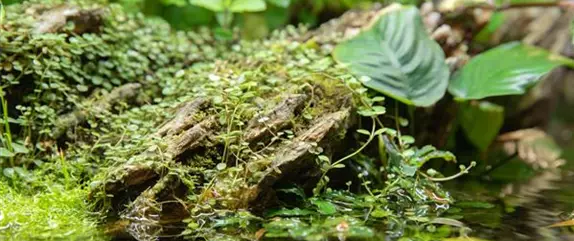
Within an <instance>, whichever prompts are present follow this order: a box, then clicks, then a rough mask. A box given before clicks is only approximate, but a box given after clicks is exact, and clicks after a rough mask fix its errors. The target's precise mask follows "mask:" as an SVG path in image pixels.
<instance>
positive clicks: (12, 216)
mask: <svg viewBox="0 0 574 241" xmlns="http://www.w3.org/2000/svg"><path fill="white" fill-rule="evenodd" d="M45 185H47V186H48V187H49V188H48V189H46V190H44V191H41V192H37V193H28V192H25V191H23V190H20V189H14V188H12V187H10V186H9V185H8V184H7V183H6V182H5V181H0V239H2V240H40V239H41V240H93V241H99V240H109V238H108V237H106V236H105V235H104V234H103V232H102V230H101V229H100V227H99V226H98V219H97V217H95V216H92V215H91V214H90V211H89V209H88V204H87V203H86V202H85V197H86V194H87V191H86V190H85V189H84V188H81V187H77V188H73V189H69V190H66V189H64V187H62V186H60V185H58V184H55V183H51V184H50V185H48V184H45Z"/></svg>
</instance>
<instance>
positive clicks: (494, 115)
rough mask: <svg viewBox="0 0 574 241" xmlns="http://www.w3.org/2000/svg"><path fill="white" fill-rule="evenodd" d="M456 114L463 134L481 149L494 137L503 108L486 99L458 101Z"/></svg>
mask: <svg viewBox="0 0 574 241" xmlns="http://www.w3.org/2000/svg"><path fill="white" fill-rule="evenodd" d="M458 115H459V118H458V119H459V120H460V125H461V126H462V130H463V131H464V134H465V135H466V137H467V138H468V140H469V141H470V142H471V143H472V144H473V145H475V146H476V147H477V148H478V149H479V150H481V151H485V150H486V149H487V148H488V146H489V145H490V143H492V141H493V140H494V138H496V136H497V135H498V131H500V128H501V127H502V123H503V122H504V108H503V107H502V106H499V105H496V104H493V103H490V102H487V101H480V102H472V103H469V102H463V103H460V109H459V112H458Z"/></svg>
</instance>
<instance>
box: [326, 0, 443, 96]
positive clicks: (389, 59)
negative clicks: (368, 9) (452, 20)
mask: <svg viewBox="0 0 574 241" xmlns="http://www.w3.org/2000/svg"><path fill="white" fill-rule="evenodd" d="M333 56H334V58H335V59H336V60H337V61H339V62H341V63H343V64H346V65H348V67H349V68H350V70H351V71H352V72H353V73H354V74H356V75H358V76H368V77H369V79H368V80H366V81H365V82H364V84H365V85H366V86H367V87H369V88H371V89H374V90H376V91H379V92H381V93H383V94H385V95H388V96H391V97H393V98H395V99H397V100H400V101H401V102H403V103H406V104H409V105H415V106H430V105H433V104H434V103H435V102H437V101H438V100H439V99H440V98H442V97H443V95H444V93H445V91H446V87H447V85H448V78H449V74H450V72H449V69H448V66H447V65H446V63H445V62H444V53H443V51H442V49H441V48H440V46H439V45H438V44H437V43H436V42H434V41H433V40H432V39H430V37H429V36H428V34H427V33H426V30H425V28H424V25H423V23H422V20H421V17H420V14H419V11H418V10H417V9H416V8H415V7H407V6H398V5H392V6H390V7H388V8H387V9H386V10H384V11H383V13H382V14H381V16H380V18H379V19H378V20H377V21H376V22H375V23H374V24H373V26H371V28H369V29H368V30H366V31H364V32H363V33H361V34H359V35H358V36H356V37H354V38H352V39H350V40H348V41H347V42H344V43H341V44H339V45H338V46H337V47H336V48H335V50H334V52H333Z"/></svg>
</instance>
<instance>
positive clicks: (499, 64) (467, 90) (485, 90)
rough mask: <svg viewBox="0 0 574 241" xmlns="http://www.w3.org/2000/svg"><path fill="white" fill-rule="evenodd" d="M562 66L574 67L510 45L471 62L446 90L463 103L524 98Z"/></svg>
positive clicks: (536, 50)
mask: <svg viewBox="0 0 574 241" xmlns="http://www.w3.org/2000/svg"><path fill="white" fill-rule="evenodd" d="M561 65H568V66H574V61H573V60H571V59H568V58H565V57H562V56H559V55H555V54H551V53H550V52H548V51H546V50H544V49H541V48H537V47H533V46H529V45H525V44H522V43H519V42H511V43H507V44H503V45H500V46H498V47H496V48H494V49H491V50H489V51H486V52H484V53H482V54H479V55H477V56H476V57H474V58H472V59H471V60H470V62H469V63H468V64H466V65H465V66H464V67H463V68H462V69H461V70H460V71H459V72H458V73H457V74H455V75H454V77H453V79H452V80H451V82H450V85H449V87H448V90H449V92H450V93H451V94H452V95H454V96H455V97H457V98H459V99H465V100H476V99H482V98H486V97H490V96H501V95H518V94H523V93H524V92H525V91H526V89H527V88H528V87H530V86H532V85H534V84H535V83H536V82H538V80H540V78H541V77H542V76H544V75H546V74H547V73H548V72H550V70H552V69H554V68H556V67H558V66H561Z"/></svg>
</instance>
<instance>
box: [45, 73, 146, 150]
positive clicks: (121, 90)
mask: <svg viewBox="0 0 574 241" xmlns="http://www.w3.org/2000/svg"><path fill="white" fill-rule="evenodd" d="M140 89H141V84H138V83H130V84H125V85H122V86H119V87H116V88H115V89H113V90H112V91H111V92H110V93H108V94H105V95H104V96H103V97H101V98H99V99H96V100H93V99H94V98H92V100H89V102H91V101H93V103H89V102H88V103H85V104H84V105H88V104H89V105H90V109H89V111H88V110H87V109H78V110H75V111H73V112H70V113H68V114H65V115H63V116H62V117H60V118H59V119H58V120H57V121H56V124H55V127H54V129H53V130H52V137H53V138H54V139H58V138H60V137H61V136H62V135H64V134H65V133H66V131H68V130H69V129H72V128H73V127H75V126H78V125H81V124H83V123H85V122H86V120H87V118H88V117H89V116H94V115H97V114H98V113H104V112H107V111H111V110H112V108H113V107H114V105H116V104H119V103H122V102H129V101H131V100H133V99H135V97H136V96H137V95H138V94H139V90H140Z"/></svg>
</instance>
